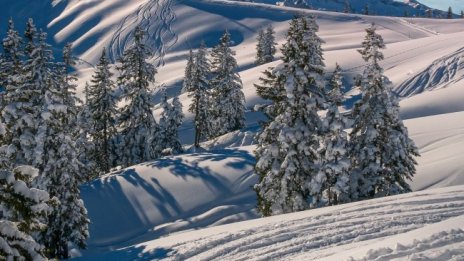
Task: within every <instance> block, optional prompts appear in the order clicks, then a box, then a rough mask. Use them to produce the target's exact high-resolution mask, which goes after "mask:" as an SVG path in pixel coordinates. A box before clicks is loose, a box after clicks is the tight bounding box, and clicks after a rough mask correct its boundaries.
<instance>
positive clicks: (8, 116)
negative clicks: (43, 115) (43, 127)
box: [2, 35, 55, 167]
mask: <svg viewBox="0 0 464 261" xmlns="http://www.w3.org/2000/svg"><path fill="white" fill-rule="evenodd" d="M42 37H43V35H42ZM54 66H55V65H54V63H53V61H52V55H51V50H50V47H49V46H48V45H47V44H46V43H45V40H44V39H41V41H40V42H39V43H38V44H37V46H36V47H35V51H33V52H31V55H30V56H29V57H28V59H26V61H25V64H24V66H23V68H22V69H18V70H19V75H18V76H17V77H15V78H16V79H20V80H19V81H18V80H16V81H10V82H9V83H8V84H7V86H6V87H7V88H6V89H7V90H6V96H5V100H6V103H7V104H8V105H7V106H6V107H5V108H4V109H3V111H2V122H3V123H4V128H5V133H4V136H3V140H4V142H5V144H8V145H9V149H8V150H7V151H6V153H7V154H8V155H7V157H8V158H10V162H11V164H10V167H14V166H15V165H32V166H34V167H38V165H39V164H41V161H42V153H41V146H40V144H38V143H37V142H38V140H37V137H36V135H37V131H38V127H39V122H40V110H41V108H42V104H43V101H44V96H43V90H44V88H45V86H46V84H47V81H51V79H52V78H53V72H52V69H51V68H54ZM10 68H11V67H10ZM17 74H18V73H17ZM39 143H40V142H39Z"/></svg>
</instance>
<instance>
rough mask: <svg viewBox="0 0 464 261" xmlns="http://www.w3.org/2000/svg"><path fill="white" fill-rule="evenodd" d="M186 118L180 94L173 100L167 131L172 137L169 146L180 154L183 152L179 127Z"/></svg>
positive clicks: (175, 152) (173, 151)
mask: <svg viewBox="0 0 464 261" xmlns="http://www.w3.org/2000/svg"><path fill="white" fill-rule="evenodd" d="M183 120H184V113H183V112H182V103H181V102H180V100H179V96H177V95H176V96H174V98H172V102H171V113H170V116H169V124H168V126H169V129H168V131H167V136H168V137H170V139H169V141H170V144H169V147H170V148H171V150H172V153H174V154H178V153H182V151H183V149H182V143H181V142H180V139H179V129H180V126H181V125H182V122H183Z"/></svg>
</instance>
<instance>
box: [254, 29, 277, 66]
mask: <svg viewBox="0 0 464 261" xmlns="http://www.w3.org/2000/svg"><path fill="white" fill-rule="evenodd" d="M274 33H275V32H274V28H272V25H269V26H268V27H267V28H266V31H264V30H259V33H258V37H257V38H256V40H257V41H258V43H257V45H256V61H255V63H256V64H258V65H260V64H265V63H270V62H272V61H273V60H274V54H275V53H276V48H275V46H276V43H275V36H274Z"/></svg>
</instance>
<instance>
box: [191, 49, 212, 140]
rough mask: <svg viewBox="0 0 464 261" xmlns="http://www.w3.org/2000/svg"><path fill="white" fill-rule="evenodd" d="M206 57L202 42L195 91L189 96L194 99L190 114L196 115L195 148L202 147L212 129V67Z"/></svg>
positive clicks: (194, 84) (194, 82)
mask: <svg viewBox="0 0 464 261" xmlns="http://www.w3.org/2000/svg"><path fill="white" fill-rule="evenodd" d="M206 55H207V49H206V45H205V43H204V42H203V41H202V42H201V44H200V48H199V49H198V51H197V54H196V57H195V66H194V74H193V80H192V88H193V89H192V91H191V92H190V93H189V95H188V96H189V97H190V98H192V103H191V104H190V107H189V112H191V113H193V114H194V120H193V124H194V126H195V142H194V146H195V147H196V148H199V147H200V142H201V141H203V140H204V139H206V138H209V137H210V135H211V128H212V127H211V110H210V104H211V98H210V92H209V80H208V78H209V75H210V65H209V62H208V59H207V58H206Z"/></svg>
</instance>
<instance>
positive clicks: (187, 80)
mask: <svg viewBox="0 0 464 261" xmlns="http://www.w3.org/2000/svg"><path fill="white" fill-rule="evenodd" d="M194 67H195V54H194V53H193V51H192V50H190V51H189V56H188V59H187V66H185V74H184V81H183V83H182V91H181V93H186V92H191V91H192V89H193V86H192V83H193V78H194Z"/></svg>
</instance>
